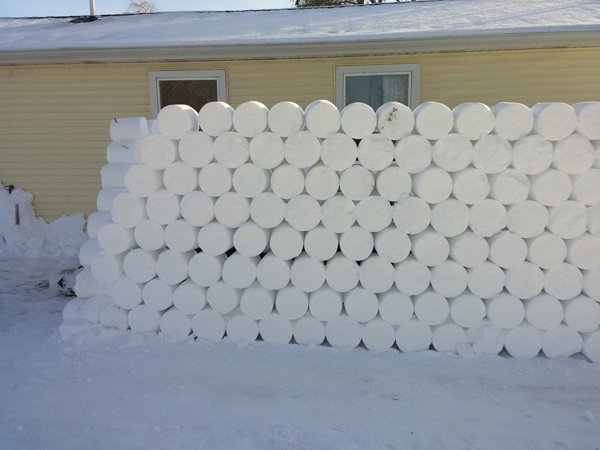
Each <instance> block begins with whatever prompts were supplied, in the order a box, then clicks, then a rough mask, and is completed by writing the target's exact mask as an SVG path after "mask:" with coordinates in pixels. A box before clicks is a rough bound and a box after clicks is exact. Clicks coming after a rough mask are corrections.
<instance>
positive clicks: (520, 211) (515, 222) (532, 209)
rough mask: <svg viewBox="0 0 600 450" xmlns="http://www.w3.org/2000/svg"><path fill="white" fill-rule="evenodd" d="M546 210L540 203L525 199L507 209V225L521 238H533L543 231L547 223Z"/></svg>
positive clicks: (548, 217)
mask: <svg viewBox="0 0 600 450" xmlns="http://www.w3.org/2000/svg"><path fill="white" fill-rule="evenodd" d="M549 220H550V216H549V214H548V210H547V209H546V208H545V207H544V205H541V204H540V203H537V202H534V201H531V200H525V201H524V202H521V203H517V204H515V205H512V206H511V207H510V208H509V209H508V216H507V226H508V229H509V230H510V231H512V232H513V233H516V234H518V235H519V236H521V237H522V238H525V239H526V238H533V237H536V236H539V235H540V234H542V233H543V232H544V229H545V228H546V225H549Z"/></svg>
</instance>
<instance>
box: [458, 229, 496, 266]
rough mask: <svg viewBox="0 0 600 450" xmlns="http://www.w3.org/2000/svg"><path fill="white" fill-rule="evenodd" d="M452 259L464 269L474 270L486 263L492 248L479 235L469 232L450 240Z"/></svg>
mask: <svg viewBox="0 0 600 450" xmlns="http://www.w3.org/2000/svg"><path fill="white" fill-rule="evenodd" d="M449 243H450V257H451V258H452V259H453V260H454V261H456V262H457V263H459V264H461V265H462V266H464V267H468V268H473V267H477V266H479V265H481V264H483V263H484V262H485V260H486V259H487V257H488V255H489V253H490V246H489V244H488V243H487V241H486V240H485V239H484V238H483V237H481V236H480V235H479V234H477V233H473V232H470V231H467V232H465V233H462V234H460V235H458V236H456V237H453V238H451V239H450V240H449Z"/></svg>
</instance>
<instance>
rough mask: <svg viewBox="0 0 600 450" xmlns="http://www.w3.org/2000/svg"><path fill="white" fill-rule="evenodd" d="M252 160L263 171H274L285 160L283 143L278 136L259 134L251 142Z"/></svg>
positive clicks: (265, 133)
mask: <svg viewBox="0 0 600 450" xmlns="http://www.w3.org/2000/svg"><path fill="white" fill-rule="evenodd" d="M248 151H249V153H250V159H251V160H252V162H253V163H254V164H256V165H257V166H258V167H260V168H262V169H274V168H275V167H277V166H278V165H279V164H281V162H282V161H283V158H284V151H283V141H282V140H281V138H280V137H279V136H277V134H275V133H270V132H264V133H258V134H257V135H256V136H254V137H253V138H252V140H251V141H250V147H249V148H248Z"/></svg>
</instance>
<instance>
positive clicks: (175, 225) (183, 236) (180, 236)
mask: <svg viewBox="0 0 600 450" xmlns="http://www.w3.org/2000/svg"><path fill="white" fill-rule="evenodd" d="M164 239H165V244H166V246H167V247H168V248H170V249H171V250H175V251H177V252H182V253H183V252H187V251H189V250H194V249H195V248H197V247H198V228H197V227H194V226H192V225H190V224H189V223H188V222H186V221H185V220H182V219H178V220H176V221H174V222H171V223H170V224H169V225H167V226H166V227H165V231H164Z"/></svg>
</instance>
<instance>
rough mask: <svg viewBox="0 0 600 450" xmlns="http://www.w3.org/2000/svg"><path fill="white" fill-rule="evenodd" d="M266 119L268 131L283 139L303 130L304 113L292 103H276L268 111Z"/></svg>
mask: <svg viewBox="0 0 600 450" xmlns="http://www.w3.org/2000/svg"><path fill="white" fill-rule="evenodd" d="M267 119H268V123H269V129H270V130H271V131H272V132H273V133H275V134H276V135H278V136H281V137H284V138H286V137H288V136H289V135H290V134H292V133H297V132H298V131H301V130H302V128H304V111H303V110H302V108H301V107H300V106H299V105H297V104H296V103H294V102H279V103H276V104H275V105H273V107H272V108H271V110H270V111H269V116H268V117H267Z"/></svg>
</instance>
